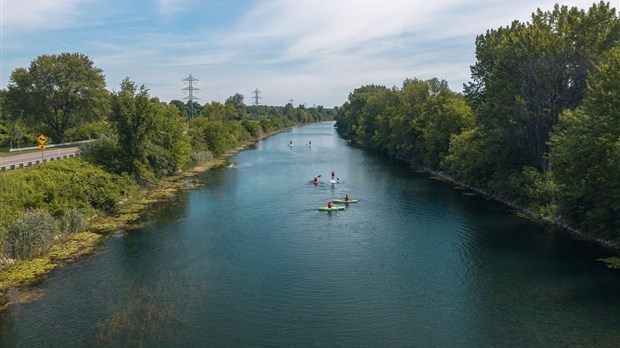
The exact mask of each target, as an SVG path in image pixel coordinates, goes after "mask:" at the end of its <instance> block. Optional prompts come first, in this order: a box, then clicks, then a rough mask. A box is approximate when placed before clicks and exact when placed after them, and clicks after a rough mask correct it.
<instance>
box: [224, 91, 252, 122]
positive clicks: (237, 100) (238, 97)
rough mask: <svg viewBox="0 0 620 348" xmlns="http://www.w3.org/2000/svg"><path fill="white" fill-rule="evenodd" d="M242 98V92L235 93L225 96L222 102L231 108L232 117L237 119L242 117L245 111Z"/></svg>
mask: <svg viewBox="0 0 620 348" xmlns="http://www.w3.org/2000/svg"><path fill="white" fill-rule="evenodd" d="M243 99H244V97H243V94H240V93H235V94H234V95H232V96H230V97H228V98H226V101H225V102H224V106H226V107H227V108H231V109H232V110H233V112H234V118H235V119H237V120H240V119H242V118H244V117H245V114H246V113H247V110H246V106H245V103H244V102H243Z"/></svg>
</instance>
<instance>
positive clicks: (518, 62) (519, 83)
mask: <svg viewBox="0 0 620 348" xmlns="http://www.w3.org/2000/svg"><path fill="white" fill-rule="evenodd" d="M619 24H620V21H619V20H618V17H617V16H616V13H615V10H614V9H612V8H610V6H609V4H605V3H603V2H601V3H599V4H595V5H593V6H592V7H591V8H590V9H589V10H588V11H587V12H586V11H584V10H580V9H577V8H571V9H569V8H567V7H560V6H556V7H555V8H554V10H553V11H549V12H542V11H540V10H539V11H538V12H537V13H534V14H533V15H532V21H531V23H525V24H522V23H518V22H514V23H512V25H511V26H510V27H506V28H500V29H498V30H490V31H488V32H487V33H486V34H485V35H481V36H479V37H478V38H477V39H476V57H477V59H478V60H477V62H476V64H475V65H474V66H473V67H472V80H473V82H472V83H470V84H469V85H468V86H466V88H465V92H466V95H467V97H468V99H469V100H470V102H471V104H472V105H473V106H474V109H475V114H474V115H475V123H476V131H475V132H476V133H477V134H476V135H475V136H474V134H469V135H468V136H469V137H470V138H471V139H476V141H475V142H474V143H472V144H470V145H469V146H467V148H466V149H465V151H466V150H471V151H472V152H473V153H475V154H479V155H480V154H484V155H485V156H487V157H486V158H484V160H481V161H466V162H465V163H463V164H460V165H457V167H461V169H462V170H464V171H466V172H468V173H479V174H481V175H485V176H484V177H478V178H477V180H476V181H477V182H478V183H483V184H485V183H487V184H489V186H495V187H497V188H499V189H500V190H501V189H503V188H508V191H511V192H515V191H518V189H516V188H509V187H508V186H509V185H506V182H508V181H513V182H515V183H516V182H518V181H514V180H512V179H514V178H515V177H518V176H521V173H522V170H523V168H524V167H532V168H536V169H537V170H539V171H541V172H544V171H546V170H548V165H547V157H546V153H547V152H548V151H549V149H548V145H547V144H548V141H549V137H550V133H551V132H552V130H553V127H554V126H555V125H556V124H557V121H558V116H559V115H560V113H561V112H562V111H563V110H565V109H573V108H575V107H577V106H578V105H580V104H581V102H582V100H583V95H584V93H585V84H584V80H585V76H586V75H587V74H588V72H589V71H590V70H591V68H592V63H591V62H595V61H597V60H598V59H599V57H600V55H601V54H602V52H605V51H607V50H609V49H610V48H612V47H614V46H618V45H619V44H620V26H619ZM476 146H479V147H481V148H475V147H476ZM463 151H464V150H463V149H459V150H458V152H459V156H461V155H463V156H465V157H468V158H471V157H472V156H470V155H467V154H465V153H464V152H463ZM459 156H452V159H456V158H457V157H459ZM476 164H479V165H483V168H465V167H464V166H467V165H476ZM489 167H490V168H489ZM457 174H460V173H457Z"/></svg>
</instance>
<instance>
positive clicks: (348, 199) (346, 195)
mask: <svg viewBox="0 0 620 348" xmlns="http://www.w3.org/2000/svg"><path fill="white" fill-rule="evenodd" d="M350 200H351V197H349V194H348V193H347V194H345V195H344V201H345V202H348V201H350Z"/></svg>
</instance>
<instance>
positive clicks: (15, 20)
mask: <svg viewBox="0 0 620 348" xmlns="http://www.w3.org/2000/svg"><path fill="white" fill-rule="evenodd" d="M91 1H92V0H2V1H1V5H0V6H1V8H2V29H3V30H12V29H16V30H23V31H26V30H34V29H47V28H57V27H61V26H66V25H68V24H69V23H70V22H71V21H72V20H73V19H75V18H78V8H79V7H80V6H81V5H83V4H85V3H89V2H91Z"/></svg>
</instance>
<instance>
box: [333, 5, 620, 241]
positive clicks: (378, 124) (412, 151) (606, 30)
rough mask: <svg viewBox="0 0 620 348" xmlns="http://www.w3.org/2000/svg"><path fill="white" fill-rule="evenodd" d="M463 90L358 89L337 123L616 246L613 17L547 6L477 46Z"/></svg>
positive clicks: (419, 85)
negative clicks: (459, 91)
mask: <svg viewBox="0 0 620 348" xmlns="http://www.w3.org/2000/svg"><path fill="white" fill-rule="evenodd" d="M476 57H477V60H476V63H475V64H474V65H473V66H472V67H471V73H472V82H470V83H469V84H467V85H466V86H465V87H464V93H463V94H461V93H455V92H453V91H451V90H450V89H449V88H448V85H447V83H446V82H445V81H441V80H438V79H430V80H427V81H422V80H418V79H407V80H405V82H404V83H403V85H402V87H393V88H386V87H384V86H375V85H369V86H363V87H360V88H358V89H356V90H355V91H353V92H352V93H351V94H350V95H349V98H348V101H347V102H346V103H345V104H344V105H343V106H342V107H341V108H339V109H338V112H337V115H336V117H335V119H336V121H337V123H336V124H337V127H338V130H339V132H340V133H341V134H343V135H344V136H346V137H350V138H352V139H353V140H354V141H355V142H357V143H359V144H361V145H362V146H365V147H368V148H372V149H376V150H377V151H380V152H382V153H385V154H387V155H389V156H391V157H395V158H399V159H404V160H407V161H409V162H411V163H413V164H415V165H418V166H422V167H426V168H428V169H432V170H436V171H442V172H444V173H447V174H449V175H451V176H452V177H454V178H456V179H458V180H460V181H461V182H464V183H465V184H467V185H470V186H473V187H477V188H480V189H483V190H485V191H486V192H488V193H490V194H492V195H494V196H497V197H500V198H502V199H505V200H508V201H511V202H513V203H515V204H517V205H519V206H522V207H525V208H527V209H530V210H531V211H533V212H534V213H535V214H537V215H541V214H542V215H544V216H546V217H551V218H555V219H561V220H563V221H566V222H569V223H570V224H571V225H572V226H574V227H576V228H578V229H580V230H581V231H582V232H584V233H586V234H588V235H589V236H592V237H595V238H600V239H604V240H606V241H611V242H613V243H616V245H619V244H620V19H619V18H618V16H617V14H616V11H615V10H614V9H613V8H611V7H610V5H609V4H608V3H604V2H600V3H598V4H594V5H592V7H590V8H589V9H588V10H587V11H584V10H580V9H577V8H568V7H565V6H559V5H556V6H555V8H554V9H553V11H548V12H542V11H540V10H538V11H537V12H536V13H533V14H532V18H531V21H530V22H527V23H520V22H517V21H515V22H513V23H512V24H511V25H509V26H507V27H502V28H499V29H492V30H488V31H487V32H486V33H485V34H483V35H479V36H478V37H477V38H476Z"/></svg>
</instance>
